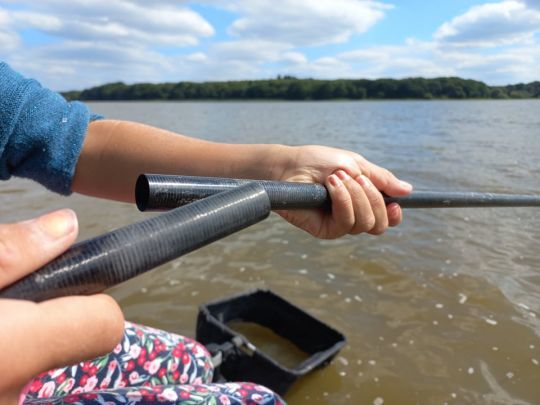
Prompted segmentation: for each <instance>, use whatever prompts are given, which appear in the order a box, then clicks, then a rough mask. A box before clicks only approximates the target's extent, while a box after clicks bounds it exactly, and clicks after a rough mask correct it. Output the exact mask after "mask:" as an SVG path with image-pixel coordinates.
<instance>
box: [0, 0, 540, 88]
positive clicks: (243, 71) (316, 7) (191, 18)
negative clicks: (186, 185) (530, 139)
mask: <svg viewBox="0 0 540 405" xmlns="http://www.w3.org/2000/svg"><path fill="white" fill-rule="evenodd" d="M0 60H2V61H5V62H7V63H8V64H10V65H11V66H12V67H13V68H15V69H16V70H18V71H20V72H21V73H23V74H24V75H26V76H28V77H33V78H36V79H38V80H40V81H41V82H42V83H43V84H44V85H46V86H48V87H50V88H52V89H54V90H58V91H65V90H80V89H84V88H88V87H91V86H96V85H100V84H104V83H110V82H116V81H123V82H125V83H140V82H153V83H159V82H166V81H167V82H178V81H208V80H238V79H267V78H274V77H276V76H277V75H293V76H296V77H300V78H308V77H310V78H324V79H336V78H368V79H376V78H383V77H385V78H387V77H389V78H404V77H418V76H423V77H439V76H460V77H463V78H469V79H476V80H481V81H484V82H486V83H488V84H490V85H504V84H514V83H520V82H531V81H535V80H540V0H504V1H481V0H444V1H443V0H440V1H429V0H425V1H419V0H395V1H372V0H199V1H188V0H176V1H173V0H154V1H143V0H43V1H35V0H17V1H16V0H0Z"/></svg>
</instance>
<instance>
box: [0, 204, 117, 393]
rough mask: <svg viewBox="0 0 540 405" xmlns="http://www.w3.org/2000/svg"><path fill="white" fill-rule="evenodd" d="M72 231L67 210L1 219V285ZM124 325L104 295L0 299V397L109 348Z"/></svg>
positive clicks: (53, 250) (39, 261)
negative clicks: (15, 219) (17, 219)
mask: <svg viewBox="0 0 540 405" xmlns="http://www.w3.org/2000/svg"><path fill="white" fill-rule="evenodd" d="M77 233H78V226H77V218H76V216H75V213H74V212H73V211H71V210H61V211H56V212H53V213H50V214H47V215H44V216H41V217H39V218H36V219H33V220H29V221H23V222H18V223H14V224H0V289H2V288H3V287H5V286H7V285H9V284H11V283H13V282H14V281H16V280H18V279H20V278H22V277H24V276H25V275H27V274H28V273H31V272H32V271H34V270H36V269H38V268H39V267H41V266H43V265H44V264H46V263H47V262H49V261H50V260H52V259H54V258H55V257H56V256H58V255H59V254H61V253H62V252H64V251H65V250H66V249H67V248H68V247H69V246H70V245H71V244H72V243H73V242H74V241H75V238H76V237H77ZM123 330H124V323H123V315H122V312H121V311H120V309H119V307H118V305H117V304H116V302H115V301H114V300H113V299H112V298H110V297H109V296H106V295H102V294H100V295H95V296H91V297H65V298H59V299H54V300H49V301H45V302H42V303H40V304H36V303H33V302H29V301H22V300H10V299H0V347H2V348H3V350H2V357H1V358H0V376H1V378H0V403H2V404H4V403H5V404H10V403H13V404H15V403H17V399H18V396H19V393H20V391H21V389H22V387H23V386H24V385H25V384H26V383H27V382H28V381H29V380H30V379H32V378H33V377H35V376H36V375H37V374H39V373H40V372H43V371H47V370H49V369H52V368H56V367H60V366H66V365H69V364H74V363H77V362H79V361H81V360H85V359H89V358H94V357H96V356H99V355H102V354H104V353H107V352H109V351H111V350H112V349H113V348H114V346H115V345H116V344H117V343H118V342H119V341H120V339H121V337H122V334H123Z"/></svg>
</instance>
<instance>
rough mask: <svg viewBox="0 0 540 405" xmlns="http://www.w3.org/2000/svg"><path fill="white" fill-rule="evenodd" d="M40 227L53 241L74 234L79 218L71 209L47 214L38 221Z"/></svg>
mask: <svg viewBox="0 0 540 405" xmlns="http://www.w3.org/2000/svg"><path fill="white" fill-rule="evenodd" d="M36 222H37V225H38V227H39V228H40V229H41V230H42V231H43V233H45V234H46V235H47V236H49V237H50V238H51V239H59V238H62V237H64V236H67V235H69V234H70V233H72V232H73V231H74V230H75V228H76V227H77V216H76V215H75V213H74V212H73V211H72V210H70V209H63V210H59V211H55V212H51V213H50V214H45V215H43V216H41V217H39V218H38V219H37V220H36Z"/></svg>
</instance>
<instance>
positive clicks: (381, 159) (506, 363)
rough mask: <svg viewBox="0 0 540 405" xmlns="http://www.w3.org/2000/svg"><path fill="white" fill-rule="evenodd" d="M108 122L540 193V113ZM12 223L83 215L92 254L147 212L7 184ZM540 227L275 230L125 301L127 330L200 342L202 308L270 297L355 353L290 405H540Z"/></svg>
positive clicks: (486, 107)
mask: <svg viewBox="0 0 540 405" xmlns="http://www.w3.org/2000/svg"><path fill="white" fill-rule="evenodd" d="M92 108H93V109H94V110H95V111H96V112H101V113H104V114H105V115H107V116H108V117H111V118H123V119H131V120H139V121H144V122H147V123H150V124H154V125H158V126H161V127H165V128H168V129H172V130H175V131H179V132H182V133H186V134H190V135H194V136H199V137H204V138H206V139H214V140H228V141H231V142H281V143H289V144H304V143H321V144H328V145H333V146H338V147H344V148H348V149H352V150H355V151H358V152H360V153H362V154H363V155H364V156H366V157H367V158H368V159H370V160H372V161H375V162H377V163H379V164H381V165H383V166H386V167H388V168H390V169H391V170H393V171H395V173H396V174H398V175H399V176H400V177H402V178H404V179H406V180H408V181H410V182H412V183H413V184H414V185H415V186H416V188H417V189H438V190H458V191H459V190H475V191H493V192H516V193H538V192H540V187H539V186H540V180H539V175H540V163H539V160H538V156H539V155H540V114H539V110H540V102H539V101H463V102H462V101H459V102H453V101H452V102H451V101H448V102H446V101H435V102H423V101H418V102H416V101H414V102H412V101H411V102H397V101H396V102H386V101H384V102H330V103H324V102H321V103H262V102H261V103H100V104H93V105H92ZM0 194H1V196H2V206H3V210H2V219H3V220H4V221H10V220H15V219H23V218H28V217H31V216H34V215H37V214H38V213H43V212H45V211H49V210H51V209H53V208H58V207H64V206H68V207H72V208H74V209H75V210H76V211H77V213H78V215H79V219H80V227H81V239H84V238H88V237H91V236H96V235H99V234H101V233H104V232H106V231H109V230H111V229H113V228H115V227H119V226H122V225H124V224H128V223H131V222H134V221H137V220H139V219H142V218H145V217H147V216H148V215H149V214H141V213H139V212H138V211H137V210H136V209H135V208H134V207H132V206H129V205H126V204H119V203H114V202H105V201H100V200H97V199H92V198H88V197H82V196H72V197H70V198H63V197H58V196H54V195H52V194H51V193H49V192H47V191H46V190H44V189H43V188H41V187H40V186H38V185H35V184H34V183H31V182H29V181H24V180H12V181H10V182H7V183H2V184H0ZM539 214H540V212H539V211H538V209H533V208H519V209H518V208H503V209H475V210H472V209H452V210H448V209H446V210H416V211H414V210H409V211H407V212H405V220H404V223H403V224H402V225H401V226H400V227H398V228H396V229H392V230H390V231H388V232H387V233H386V234H385V235H384V236H382V237H377V238H375V237H370V236H367V235H361V236H355V237H346V238H343V239H340V240H336V241H321V240H316V239H313V238H311V237H310V236H308V235H307V234H304V233H303V232H301V231H299V230H297V229H295V228H293V227H292V226H289V225H288V224H287V223H285V222H283V221H282V220H281V219H280V218H279V217H277V216H275V215H272V216H271V217H270V218H269V219H268V220H266V221H265V222H263V223H260V224H257V225H256V226H253V227H252V228H250V229H247V230H245V231H243V232H241V233H239V234H236V235H233V236H230V237H228V238H226V239H224V240H222V241H219V242H217V243H214V244H213V245H211V246H208V247H206V248H204V249H201V250H200V251H198V252H195V253H192V254H189V255H187V256H185V257H183V258H181V259H179V260H176V261H174V262H172V263H170V264H168V265H165V266H162V267H160V268H158V269H156V270H155V271H153V272H150V273H147V274H146V275H143V276H141V277H139V278H137V279H134V280H132V281H130V282H127V283H125V284H123V285H121V286H119V287H116V288H114V289H113V290H112V291H111V293H112V294H113V295H114V297H116V298H117V299H118V300H119V302H120V303H121V305H122V307H123V309H124V311H125V314H126V317H127V318H128V319H131V320H133V321H136V322H142V323H147V324H150V325H152V326H156V327H161V328H164V329H168V330H171V331H175V332H179V333H183V334H185V335H188V336H193V334H194V330H195V319H196V315H197V307H198V305H200V304H202V303H206V302H208V301H211V300H215V299H217V298H222V297H227V296H229V295H233V294H237V293H241V292H245V291H247V290H250V289H253V288H256V287H267V288H271V289H272V290H273V291H275V292H276V293H278V294H279V295H281V296H283V297H284V298H286V299H288V300H290V301H292V302H293V303H294V304H296V305H298V306H300V307H301V308H303V309H305V310H307V311H309V312H311V313H312V314H313V315H315V316H316V317H318V318H320V319H321V320H323V321H324V322H326V323H328V324H330V325H332V326H333V327H335V328H336V329H338V330H340V331H341V332H343V333H344V334H345V335H346V336H347V338H348V345H347V346H346V347H345V348H344V349H343V350H342V351H341V352H340V354H339V355H338V357H337V358H336V359H335V360H334V362H333V363H332V364H331V365H330V366H328V367H327V368H325V369H323V370H321V371H319V372H316V373H314V374H313V375H311V376H309V377H307V378H305V379H303V380H302V381H300V382H299V383H298V384H297V385H296V386H295V387H294V388H293V390H292V391H291V392H290V394H289V395H288V396H287V397H286V399H287V400H288V401H289V403H291V404H299V403H304V402H307V401H310V402H311V403H317V404H326V403H341V402H345V401H349V402H350V403H361V404H382V403H384V404H445V403H448V404H538V403H540V364H539V363H540V319H539V316H540V268H539V267H540V249H539V242H540V230H539V228H540V215H539Z"/></svg>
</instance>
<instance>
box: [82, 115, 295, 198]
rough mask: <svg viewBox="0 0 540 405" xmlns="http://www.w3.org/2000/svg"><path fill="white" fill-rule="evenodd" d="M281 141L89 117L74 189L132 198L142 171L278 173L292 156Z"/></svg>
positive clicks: (248, 175) (245, 175)
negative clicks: (226, 138)
mask: <svg viewBox="0 0 540 405" xmlns="http://www.w3.org/2000/svg"><path fill="white" fill-rule="evenodd" d="M293 153H294V152H293V148H291V147H287V146H283V145H239V144H225V143H217V142H209V141H204V140H200V139H196V138H190V137H187V136H183V135H179V134H176V133H173V132H170V131H166V130H163V129H159V128H155V127H151V126H147V125H143V124H138V123H133V122H126V121H113V120H102V121H94V122H92V123H90V125H89V127H88V134H87V136H86V139H85V141H84V145H83V149H82V152H81V155H80V157H79V160H78V163H77V167H76V171H75V177H74V179H73V186H72V190H73V191H75V192H78V193H82V194H87V195H92V196H95V197H102V198H108V199H114V200H120V201H127V202H132V201H133V199H134V197H133V194H134V185H135V181H136V179H137V176H138V175H139V174H141V173H164V174H165V173H169V174H184V175H195V176H222V177H239V178H278V177H280V175H281V172H282V171H283V170H285V167H286V166H287V164H288V161H289V160H291V159H292V155H293Z"/></svg>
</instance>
